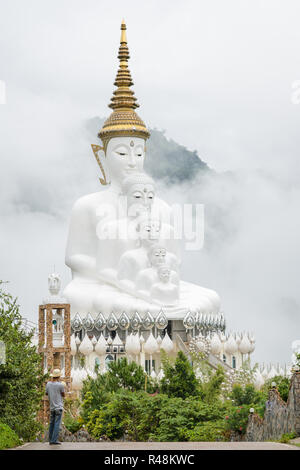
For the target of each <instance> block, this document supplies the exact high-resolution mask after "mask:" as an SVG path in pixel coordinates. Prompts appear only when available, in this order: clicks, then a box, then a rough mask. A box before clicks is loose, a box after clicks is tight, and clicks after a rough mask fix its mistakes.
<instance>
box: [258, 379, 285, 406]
mask: <svg viewBox="0 0 300 470" xmlns="http://www.w3.org/2000/svg"><path fill="white" fill-rule="evenodd" d="M273 382H275V383H276V387H277V390H278V392H279V394H280V396H281V398H282V399H283V400H284V401H287V399H288V397H289V391H290V383H291V381H290V379H289V378H288V377H284V376H282V375H276V376H275V377H273V378H272V379H268V380H267V381H266V382H265V383H264V385H263V388H262V390H263V391H264V392H265V393H266V395H267V393H268V391H269V390H270V389H271V388H272V387H273V386H272V383H273Z"/></svg>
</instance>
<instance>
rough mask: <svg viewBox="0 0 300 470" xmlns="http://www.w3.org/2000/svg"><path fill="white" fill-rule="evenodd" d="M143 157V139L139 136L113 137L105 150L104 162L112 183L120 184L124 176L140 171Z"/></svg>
mask: <svg viewBox="0 0 300 470" xmlns="http://www.w3.org/2000/svg"><path fill="white" fill-rule="evenodd" d="M144 159H145V141H144V139H142V138H140V137H113V138H112V139H110V140H109V142H108V144H107V150H106V162H107V165H108V168H109V174H110V179H111V182H112V183H117V184H120V183H121V182H122V180H123V179H124V178H126V176H129V175H130V174H132V173H134V172H141V171H142V170H143V166H144Z"/></svg>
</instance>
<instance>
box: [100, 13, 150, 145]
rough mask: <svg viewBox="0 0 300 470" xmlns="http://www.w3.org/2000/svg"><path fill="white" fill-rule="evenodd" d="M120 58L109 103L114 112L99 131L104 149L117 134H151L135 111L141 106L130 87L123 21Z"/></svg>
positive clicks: (142, 135)
mask: <svg viewBox="0 0 300 470" xmlns="http://www.w3.org/2000/svg"><path fill="white" fill-rule="evenodd" d="M118 59H119V61H120V64H119V69H118V72H117V76H116V79H115V82H114V85H115V86H116V87H117V89H116V90H115V91H114V92H113V97H112V98H111V102H110V104H109V105H108V106H109V108H111V109H113V113H112V114H111V115H110V117H109V118H108V119H107V120H106V122H105V123H104V125H103V127H102V129H101V130H100V132H99V133H98V137H100V139H102V141H103V145H104V149H105V150H106V146H107V142H108V141H109V139H110V138H111V137H117V136H122V135H124V136H137V137H142V138H144V139H148V137H149V136H150V133H149V131H148V130H147V128H146V126H145V124H144V122H143V121H142V120H141V118H140V117H139V116H138V115H137V114H136V112H135V111H134V110H135V109H136V108H138V107H139V104H138V103H137V99H136V97H135V96H134V92H133V91H132V90H131V89H130V87H131V86H132V85H133V81H132V78H131V74H130V70H129V69H128V59H129V49H128V46H127V37H126V24H125V21H124V20H122V23H121V39H120V47H119V54H118Z"/></svg>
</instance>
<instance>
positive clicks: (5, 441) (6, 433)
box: [0, 423, 21, 450]
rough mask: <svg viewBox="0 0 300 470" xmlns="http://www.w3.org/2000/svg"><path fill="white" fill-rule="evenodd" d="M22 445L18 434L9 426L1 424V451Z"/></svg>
mask: <svg viewBox="0 0 300 470" xmlns="http://www.w3.org/2000/svg"><path fill="white" fill-rule="evenodd" d="M20 444H21V442H20V439H19V438H18V436H17V434H16V433H15V432H14V431H13V430H12V429H11V428H10V427H9V426H8V425H7V424H4V423H0V450H2V449H10V448H12V447H16V446H18V445H20Z"/></svg>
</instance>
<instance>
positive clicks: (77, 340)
mask: <svg viewBox="0 0 300 470" xmlns="http://www.w3.org/2000/svg"><path fill="white" fill-rule="evenodd" d="M75 343H76V344H80V343H81V340H80V338H79V336H76V338H75Z"/></svg>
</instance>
